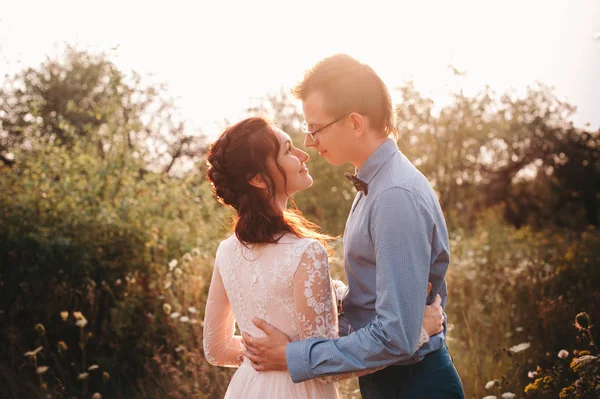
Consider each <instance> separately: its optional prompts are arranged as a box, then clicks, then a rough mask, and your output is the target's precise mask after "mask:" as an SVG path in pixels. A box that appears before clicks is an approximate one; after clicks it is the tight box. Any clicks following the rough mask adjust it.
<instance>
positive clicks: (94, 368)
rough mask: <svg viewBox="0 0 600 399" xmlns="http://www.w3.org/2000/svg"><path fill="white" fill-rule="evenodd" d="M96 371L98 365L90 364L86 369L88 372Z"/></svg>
mask: <svg viewBox="0 0 600 399" xmlns="http://www.w3.org/2000/svg"><path fill="white" fill-rule="evenodd" d="M97 369H98V365H97V364H92V365H91V366H90V367H88V371H94V370H97Z"/></svg>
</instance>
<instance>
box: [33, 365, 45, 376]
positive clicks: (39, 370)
mask: <svg viewBox="0 0 600 399" xmlns="http://www.w3.org/2000/svg"><path fill="white" fill-rule="evenodd" d="M46 371H48V366H40V367H38V368H37V370H36V371H35V372H36V373H38V374H44V373H45V372H46Z"/></svg>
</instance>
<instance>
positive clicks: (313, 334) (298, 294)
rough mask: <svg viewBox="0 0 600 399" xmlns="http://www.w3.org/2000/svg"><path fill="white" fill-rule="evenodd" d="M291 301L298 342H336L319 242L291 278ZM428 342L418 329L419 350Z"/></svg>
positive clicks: (324, 256)
mask: <svg viewBox="0 0 600 399" xmlns="http://www.w3.org/2000/svg"><path fill="white" fill-rule="evenodd" d="M294 300H295V307H296V320H297V323H298V330H299V334H300V339H307V338H328V339H335V338H338V315H337V308H336V293H335V289H334V287H333V282H332V280H331V277H330V275H329V264H328V262H327V252H326V251H325V248H323V246H322V245H321V244H320V243H318V242H314V243H311V244H310V245H309V246H308V248H307V249H306V251H305V252H304V254H303V255H302V258H301V260H300V264H299V265H298V269H297V270H296V273H295V274H294ZM428 340H429V335H427V332H426V331H425V330H424V329H422V328H421V336H420V338H419V344H418V347H421V346H422V345H423V343H425V342H427V341H428ZM384 368H385V367H379V368H374V369H367V370H363V371H360V372H355V373H347V374H339V375H330V376H324V377H318V378H317V380H318V381H320V382H322V383H330V382H335V381H340V380H344V379H347V378H352V377H360V376H363V375H367V374H371V373H374V372H376V371H379V370H382V369H384Z"/></svg>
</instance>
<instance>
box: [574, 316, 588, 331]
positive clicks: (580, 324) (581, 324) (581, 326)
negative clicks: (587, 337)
mask: <svg viewBox="0 0 600 399" xmlns="http://www.w3.org/2000/svg"><path fill="white" fill-rule="evenodd" d="M575 328H577V329H578V330H580V331H581V330H587V329H588V328H590V316H588V314H587V313H585V312H581V313H579V314H578V315H577V316H575Z"/></svg>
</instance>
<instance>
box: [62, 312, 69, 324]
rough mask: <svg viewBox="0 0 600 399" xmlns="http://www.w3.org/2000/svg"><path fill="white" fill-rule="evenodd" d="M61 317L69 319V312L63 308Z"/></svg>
mask: <svg viewBox="0 0 600 399" xmlns="http://www.w3.org/2000/svg"><path fill="white" fill-rule="evenodd" d="M60 317H61V319H62V320H63V321H67V319H68V318H69V312H67V311H66V310H63V311H62V312H60Z"/></svg>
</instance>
